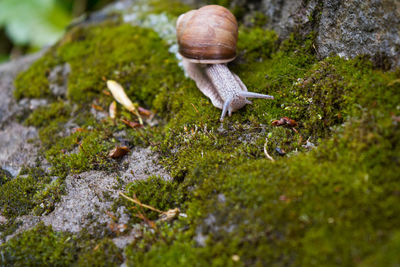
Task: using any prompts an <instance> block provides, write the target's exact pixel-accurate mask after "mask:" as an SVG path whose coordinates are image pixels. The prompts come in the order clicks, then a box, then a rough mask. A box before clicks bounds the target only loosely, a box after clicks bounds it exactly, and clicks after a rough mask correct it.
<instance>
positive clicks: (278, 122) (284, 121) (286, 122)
mask: <svg viewBox="0 0 400 267" xmlns="http://www.w3.org/2000/svg"><path fill="white" fill-rule="evenodd" d="M271 124H272V125H274V126H289V127H297V125H298V124H297V122H296V121H295V120H292V119H290V118H288V117H282V118H280V119H279V120H274V121H273V122H272V123H271Z"/></svg>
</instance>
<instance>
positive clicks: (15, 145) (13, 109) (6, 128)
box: [0, 51, 44, 176]
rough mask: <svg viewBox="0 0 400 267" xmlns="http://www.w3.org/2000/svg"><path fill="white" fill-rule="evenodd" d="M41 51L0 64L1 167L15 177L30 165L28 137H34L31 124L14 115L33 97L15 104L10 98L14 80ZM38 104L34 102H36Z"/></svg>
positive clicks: (28, 106)
mask: <svg viewBox="0 0 400 267" xmlns="http://www.w3.org/2000/svg"><path fill="white" fill-rule="evenodd" d="M43 53H44V51H42V52H39V53H36V54H33V55H29V56H26V57H22V58H20V59H18V60H14V61H11V62H9V63H4V64H1V65H0V168H2V169H4V170H6V171H8V172H9V173H11V174H12V176H16V175H17V174H18V172H19V170H20V169H21V167H22V166H24V165H26V166H33V165H34V163H35V159H36V152H37V149H36V147H35V146H34V144H32V143H28V140H30V139H33V138H36V137H37V131H36V129H35V128H33V127H26V126H23V125H21V124H20V123H18V122H17V120H16V117H17V116H18V115H20V114H21V113H23V112H24V109H27V110H31V107H33V105H32V104H34V103H31V102H32V101H33V102H38V101H37V100H36V101H35V100H34V99H32V100H30V101H22V103H17V102H16V101H15V99H14V98H13V90H14V84H13V83H14V79H15V77H16V76H17V74H18V73H19V72H21V71H24V70H26V69H27V68H28V67H29V66H30V65H31V64H32V63H33V62H34V61H35V60H36V59H38V58H40V57H41V56H42V55H43ZM35 106H37V105H35Z"/></svg>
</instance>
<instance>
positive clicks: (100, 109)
mask: <svg viewBox="0 0 400 267" xmlns="http://www.w3.org/2000/svg"><path fill="white" fill-rule="evenodd" d="M92 108H94V109H95V110H97V111H103V110H104V109H103V108H102V107H101V106H99V105H96V104H92Z"/></svg>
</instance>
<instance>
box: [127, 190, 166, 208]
mask: <svg viewBox="0 0 400 267" xmlns="http://www.w3.org/2000/svg"><path fill="white" fill-rule="evenodd" d="M119 195H120V196H122V197H123V198H125V199H127V200H129V201H132V202H133V203H135V204H137V205H139V206H140V207H143V208H146V209H149V210H152V211H155V212H158V213H164V212H162V211H161V210H158V209H156V208H154V207H152V206H149V205H146V204H142V203H141V202H140V201H139V200H138V199H133V198H131V197H128V196H127V195H125V194H124V193H122V192H119Z"/></svg>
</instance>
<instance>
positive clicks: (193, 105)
mask: <svg viewBox="0 0 400 267" xmlns="http://www.w3.org/2000/svg"><path fill="white" fill-rule="evenodd" d="M190 104H192V106H193V108H194V110H195V111H196V112H197V113H199V111H198V110H197V108H196V106H195V105H194V104H193V103H190Z"/></svg>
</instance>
